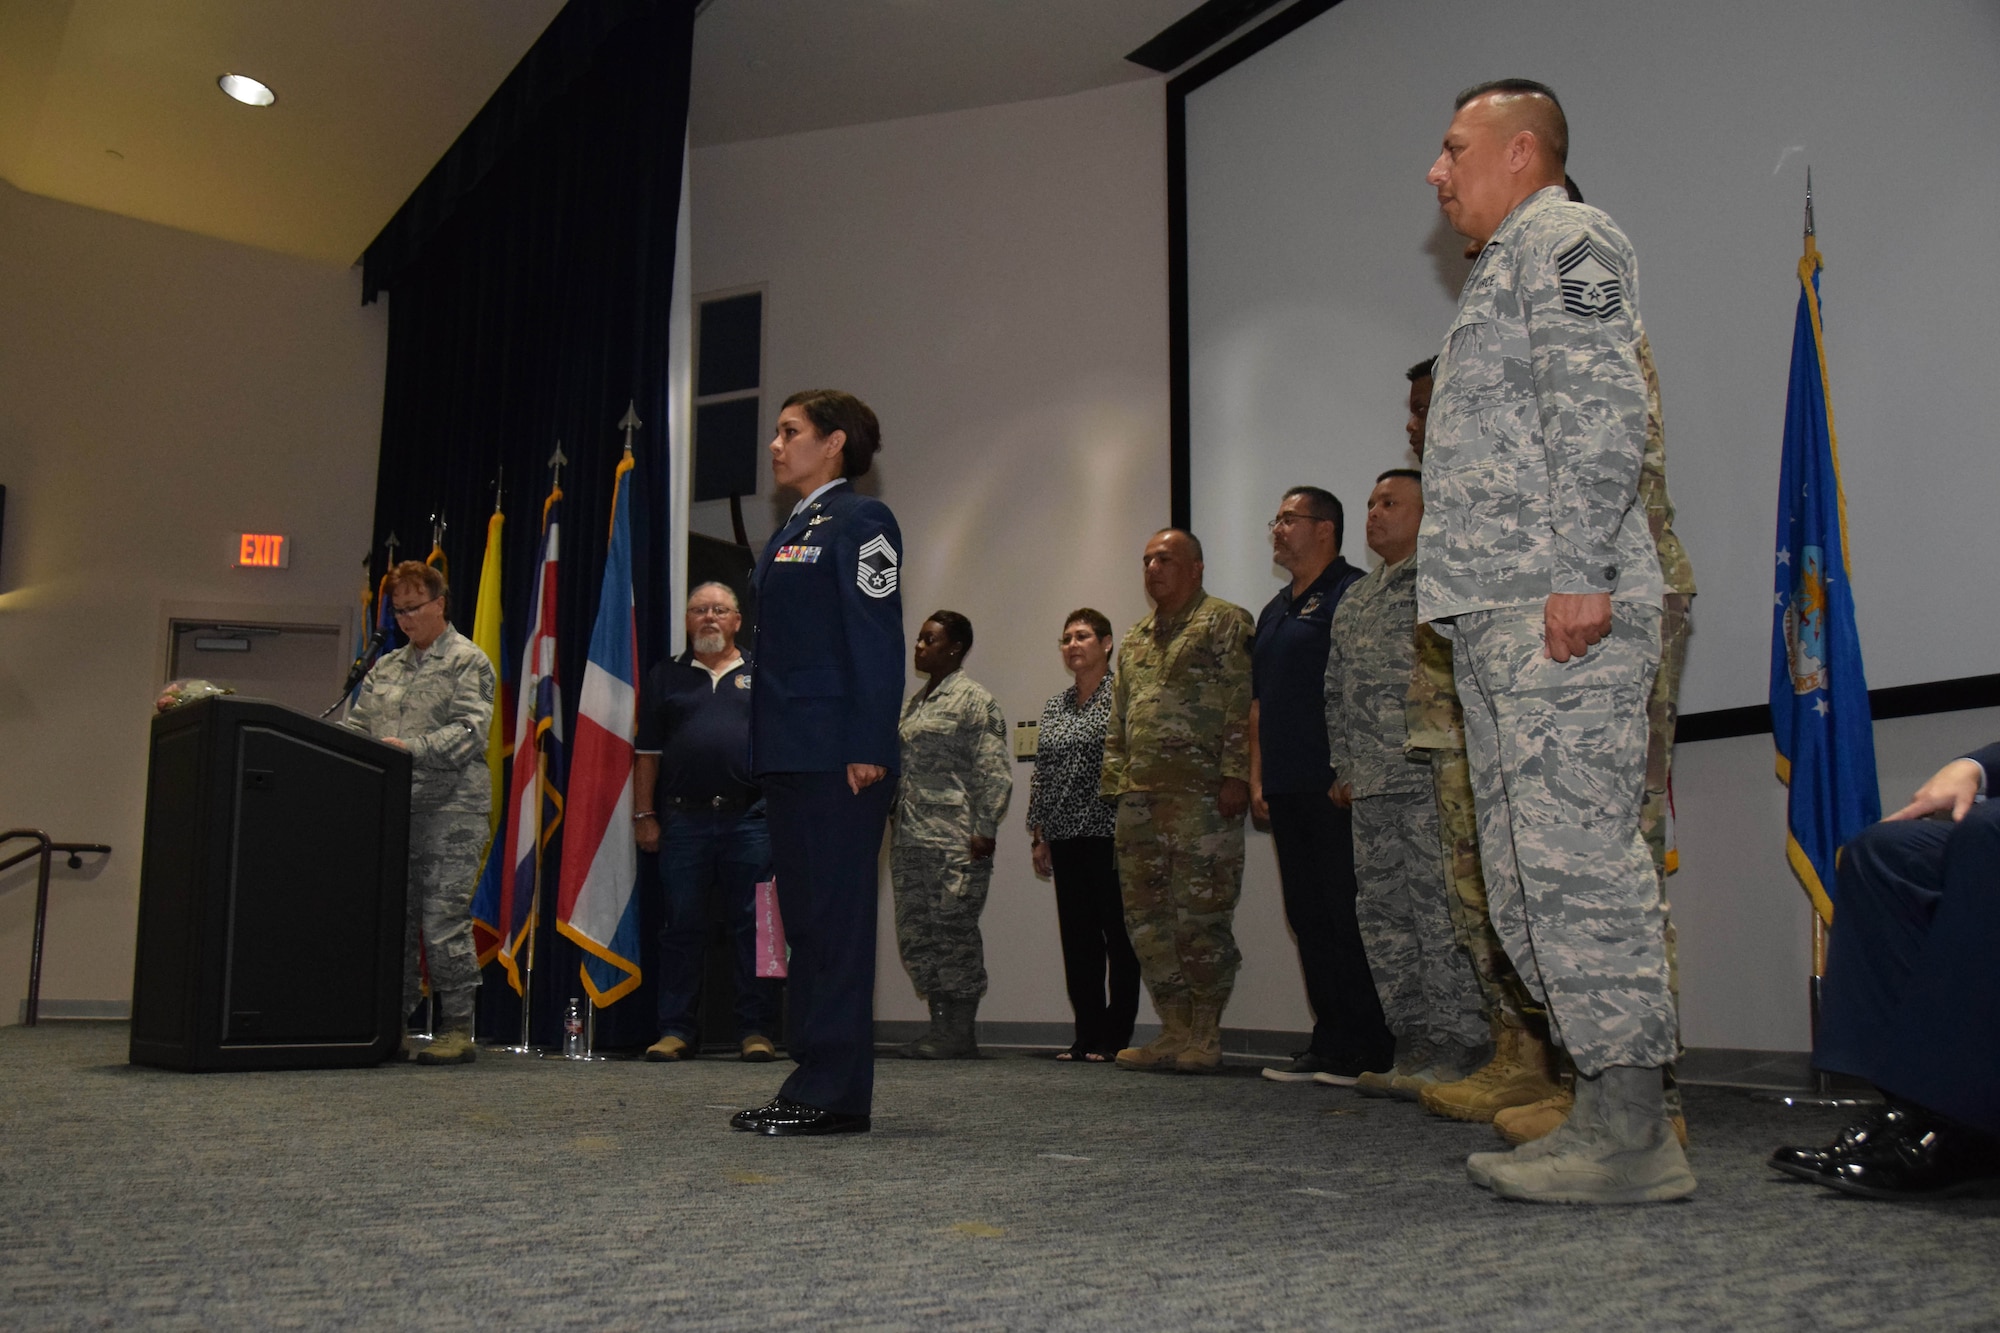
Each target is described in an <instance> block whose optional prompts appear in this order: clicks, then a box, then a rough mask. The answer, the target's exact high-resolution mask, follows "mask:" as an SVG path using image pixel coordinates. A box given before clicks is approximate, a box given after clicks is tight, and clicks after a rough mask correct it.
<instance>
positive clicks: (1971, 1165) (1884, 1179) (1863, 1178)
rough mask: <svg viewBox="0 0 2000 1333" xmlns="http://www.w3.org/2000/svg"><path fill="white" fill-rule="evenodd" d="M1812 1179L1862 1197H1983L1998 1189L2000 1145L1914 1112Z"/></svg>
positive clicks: (1944, 1121)
mask: <svg viewBox="0 0 2000 1333" xmlns="http://www.w3.org/2000/svg"><path fill="white" fill-rule="evenodd" d="M1816 1179H1817V1180H1818V1182H1819V1183H1820V1184H1822V1185H1827V1186H1831V1187H1832V1188H1834V1189H1837V1190H1839V1191H1841V1192H1842V1193H1844V1194H1858V1195H1860V1196H1861V1197H1862V1198H1864V1199H1948V1198H1951V1197H1953V1196H1954V1195H1959V1194H1975V1193H1984V1192H1986V1191H1987V1190H1989V1189H1995V1188H2000V1141H1996V1140H1995V1139H1993V1138H1992V1137H1991V1136H1990V1135H1987V1134H1982V1133H1980V1132H1979V1131H1977V1130H1973V1129H1967V1128H1966V1127H1965V1126H1963V1125H1958V1124H1954V1123H1952V1122H1950V1121H1946V1120H1943V1119H1940V1118H1938V1117H1936V1116H1931V1115H1928V1114H1925V1113H1923V1112H1916V1113H1913V1114H1910V1115H1907V1116H1905V1117H1904V1118H1903V1121H1902V1123H1901V1124H1900V1125H1899V1126H1898V1127H1897V1128H1896V1129H1894V1130H1892V1131H1890V1132H1888V1133H1885V1134H1882V1135H1880V1136H1878V1137H1876V1138H1875V1139H1874V1140H1873V1141H1872V1142H1870V1143H1869V1144H1868V1145H1867V1146H1866V1147H1864V1148H1861V1149H1859V1150H1857V1151H1855V1152H1853V1153H1851V1154H1849V1155H1848V1156H1847V1158H1846V1159H1845V1160H1843V1161H1840V1162H1836V1163H1835V1164H1834V1165H1833V1167H1832V1168H1831V1169H1830V1170H1829V1171H1827V1172H1826V1174H1825V1175H1822V1176H1819V1177H1816Z"/></svg>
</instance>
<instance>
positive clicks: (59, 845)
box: [0, 828, 111, 1027]
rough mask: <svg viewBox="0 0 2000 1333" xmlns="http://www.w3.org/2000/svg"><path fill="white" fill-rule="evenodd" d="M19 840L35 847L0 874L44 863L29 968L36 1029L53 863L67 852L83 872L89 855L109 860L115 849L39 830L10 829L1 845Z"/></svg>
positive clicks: (1, 866)
mask: <svg viewBox="0 0 2000 1333" xmlns="http://www.w3.org/2000/svg"><path fill="white" fill-rule="evenodd" d="M16 838H33V839H34V840H35V846H33V847H30V848H29V849H28V850H27V851H25V852H17V853H16V854H15V855H13V856H10V857H8V858H7V859H6V860H4V861H0V870H8V869H11V868H12V867H14V866H17V865H19V864H21V862H23V861H25V860H27V859H28V858H29V857H31V856H37V857H40V858H41V862H42V864H41V869H40V871H39V872H38V874H37V875H36V877H35V952H34V957H33V958H32V960H31V961H30V962H29V964H28V1014H27V1018H26V1019H25V1020H24V1024H23V1025H24V1026H26V1027H34V1026H35V1024H36V1023H37V1022H39V1021H40V1019H41V1014H42V934H43V932H44V931H45V930H46V929H47V927H48V924H49V862H50V860H51V859H52V858H53V857H54V856H55V854H56V853H57V852H67V853H68V854H69V868H70V869H71V870H81V869H83V854H84V853H85V852H102V853H103V854H104V855H106V856H109V855H110V854H111V848H110V846H109V845H108V844H106V843H101V842H51V841H49V835H48V834H47V833H44V832H43V831H42V830H41V829H38V828H16V829H8V830H7V831H6V832H5V833H0V845H4V844H6V843H10V842H13V841H14V840H15V839H16Z"/></svg>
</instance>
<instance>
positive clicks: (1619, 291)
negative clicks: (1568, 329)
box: [1556, 236, 1625, 319]
mask: <svg viewBox="0 0 2000 1333" xmlns="http://www.w3.org/2000/svg"><path fill="white" fill-rule="evenodd" d="M1556 271H1557V272H1558V273H1560V274H1561V275H1562V294H1563V309H1564V310H1567V311H1569V313H1570V314H1572V315H1577V316H1580V317H1581V318H1583V319H1612V318H1615V317H1616V316H1617V315H1618V314H1619V313H1620V312H1621V311H1623V310H1624V309H1625V281H1624V279H1623V278H1621V277H1619V276H1618V270H1617V269H1615V268H1613V267H1612V266H1611V265H1610V264H1609V263H1607V262H1605V258H1604V252H1603V251H1601V250H1599V249H1598V248H1597V242H1595V241H1593V240H1592V239H1591V238H1590V237H1588V236H1580V237H1578V238H1577V241H1576V244H1574V245H1572V246H1570V247H1569V249H1567V250H1565V251H1563V252H1562V253H1561V254H1559V255H1557V256H1556Z"/></svg>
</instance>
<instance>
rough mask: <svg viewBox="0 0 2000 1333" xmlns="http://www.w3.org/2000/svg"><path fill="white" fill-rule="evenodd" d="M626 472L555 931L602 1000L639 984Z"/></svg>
mask: <svg viewBox="0 0 2000 1333" xmlns="http://www.w3.org/2000/svg"><path fill="white" fill-rule="evenodd" d="M631 471H632V451H631V449H630V448H629V447H628V448H627V449H626V451H625V457H624V459H623V460H622V461H621V462H620V463H619V464H618V471H617V473H616V475H615V476H614V477H613V479H612V496H611V544H610V547H609V549H608V550H606V551H605V553H604V583H603V587H602V590H601V591H600V592H599V593H598V599H597V623H596V625H595V627H594V628H593V629H592V630H591V633H590V659H589V661H588V663H587V664H586V665H585V666H584V669H583V694H582V696H581V697H580V698H579V699H578V701H577V708H576V746H575V753H574V754H573V756H572V762H573V767H572V768H571V771H570V781H569V807H568V814H567V819H568V824H569V827H568V829H567V830H566V831H565V832H564V834H563V855H562V881H561V882H562V894H561V898H560V900H559V902H558V905H557V909H556V929H557V930H559V931H561V932H562V933H563V935H564V936H565V937H566V938H568V939H570V940H572V941H574V942H575V944H576V945H577V947H578V948H580V949H582V950H583V952H584V960H583V966H582V968H581V969H580V970H581V972H582V975H583V987H584V989H585V990H587V991H589V992H590V998H591V1000H592V1001H593V1002H594V1003H595V1004H597V1005H598V1006H599V1007H602V1006H604V1005H608V1004H610V1003H611V1002H612V1001H614V1000H616V999H618V998H619V997H621V996H623V995H625V994H627V993H628V992H630V991H632V990H633V989H634V988H636V987H637V986H638V984H639V970H640V969H639V901H638V895H637V894H635V893H634V892H633V889H634V886H635V885H636V884H637V883H638V879H639V851H638V847H637V845H636V844H635V843H634V842H633V840H632V751H633V738H634V736H635V734H636V731H637V727H638V720H639V709H638V690H637V683H638V657H639V629H638V621H637V618H636V616H635V613H634V611H633V602H632V500H631V492H630V490H629V488H627V486H626V485H625V480H626V476H627V474H628V473H630V472H631Z"/></svg>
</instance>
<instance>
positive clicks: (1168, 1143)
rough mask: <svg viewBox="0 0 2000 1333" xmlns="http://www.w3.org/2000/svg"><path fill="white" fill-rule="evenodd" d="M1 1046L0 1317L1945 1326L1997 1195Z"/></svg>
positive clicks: (1214, 1081)
mask: <svg viewBox="0 0 2000 1333" xmlns="http://www.w3.org/2000/svg"><path fill="white" fill-rule="evenodd" d="M126 1036H127V1034H126V1029H125V1028H124V1027H123V1026H119V1025H96V1024H60V1025H52V1026H45V1027H42V1028H38V1029H27V1028H19V1027H15V1028H7V1029H4V1030H0V1110H4V1122H0V1142H4V1153H3V1154H0V1200H4V1202H5V1205H6V1208H5V1220H4V1222H0V1324H4V1325H5V1326H7V1327H10V1328H47V1327H64V1328H95V1327H111V1326H139V1327H146V1328H164V1329H176V1328H251V1327H255V1328H274V1327H323V1326H332V1325H341V1326H361V1327H393V1326H418V1325H420V1326H423V1327H425V1328H428V1329H449V1328H462V1327H469V1326H472V1325H474V1324H489V1323H496V1322H504V1323H506V1324H510V1325H514V1326H518V1327H525V1328H544V1327H563V1326H578V1327H597V1328H605V1327H608V1328H649V1327H667V1326H671V1327H675V1328H691V1329H737V1328H780V1329H821V1328H842V1329H933V1328H950V1329H1037V1328H1144V1329H1149V1330H1166V1329H1181V1328H1201V1329H1207V1328H1274V1329H1294V1328H1362V1327H1366V1328H1371V1329H1401V1328H1458V1327H1463V1328H1492V1329H1506V1328H1519V1329H1536V1330H1544V1329H1554V1328H1590V1329H1597V1328H1638V1327H1646V1328H1881V1327H1894V1328H1924V1329H1934V1328H1973V1327H1985V1328H1991V1327H1994V1326H1995V1324H1996V1322H2000V1300H1996V1277H1995V1273H1996V1267H1995V1264H1996V1260H2000V1200H1992V1199H1979V1200H1966V1201H1960V1202H1956V1203H1949V1204H1940V1205H1932V1206H1903V1205H1885V1204H1871V1203H1865V1202H1861V1201H1858V1200H1851V1199H1846V1198H1843V1197H1840V1196H1838V1195H1835V1194H1832V1193H1830V1192H1828V1191H1825V1190H1821V1189H1818V1188H1816V1187H1814V1186H1810V1185H1803V1184H1797V1183H1794V1182H1790V1181H1787V1180H1785V1179H1783V1178H1782V1177H1778V1176H1775V1175H1774V1174H1773V1173H1771V1172H1770V1171H1768V1170H1767V1169H1766V1168H1765V1167H1764V1166H1763V1164H1762V1159H1763V1157H1764V1156H1765V1155H1766V1154H1767V1153H1768V1152H1769V1150H1770V1148H1771V1147H1772V1146H1773V1145H1774V1144H1776V1143H1778V1142H1780V1141H1786V1140H1789V1141H1807V1142H1819V1141H1822V1140H1824V1139H1825V1138H1826V1137H1828V1136H1829V1135H1830V1133H1831V1132H1832V1130H1833V1129H1834V1128H1836V1126H1837V1122H1838V1117H1837V1116H1836V1115H1834V1114H1831V1113H1820V1112H1811V1113H1806V1112H1795V1111H1788V1110H1785V1109H1783V1108H1779V1107H1775V1106H1770V1105H1765V1104H1760V1103H1754V1102H1752V1101H1750V1100H1749V1099H1748V1098H1746V1097H1743V1096H1741V1095H1739V1094H1734V1093H1729V1092H1723V1091H1717V1090H1710V1089H1693V1090H1691V1092H1690V1094H1689V1100H1688V1106H1689V1120H1690V1124H1691V1129H1692V1132H1693V1135H1694V1148H1693V1150H1692V1154H1691V1155H1692V1157H1693V1160H1694V1165H1695V1169H1696V1172H1697V1173H1698V1174H1699V1176H1700V1177H1701V1190H1700V1193H1699V1194H1698V1195H1697V1196H1696V1197H1695V1198H1694V1199H1693V1200H1691V1201H1689V1202H1686V1203H1683V1204H1676V1205H1668V1206H1661V1207H1654V1208H1646V1209H1605V1210H1581V1209H1563V1208H1543V1207H1532V1206H1527V1205H1518V1204H1507V1203H1503V1202H1500V1201H1497V1200H1495V1199H1493V1198H1492V1197H1491V1196H1489V1195H1487V1194H1485V1193H1484V1192H1482V1191H1480V1190H1476V1189H1474V1188H1472V1187H1471V1186H1469V1185H1467V1184H1466V1183H1465V1181H1464V1177H1463V1172H1462V1169H1461V1165H1460V1163H1461V1160H1462V1159H1463V1157H1464V1156H1465V1154H1466V1153H1468V1152H1470V1151H1474V1150H1477V1149H1480V1148H1484V1147H1487V1146H1489V1145H1490V1144H1492V1143H1493V1142H1494V1140H1493V1139H1492V1137H1491V1131H1490V1130H1489V1129H1488V1128H1486V1127H1485V1126H1474V1125H1460V1124H1454V1123H1450V1122H1446V1121H1441V1120H1436V1119H1433V1118H1431V1117H1429V1116H1426V1115H1425V1114H1424V1113H1423V1112H1422V1111H1421V1110H1419V1109H1418V1108H1416V1107H1412V1106H1408V1105H1403V1104H1399V1103H1385V1102H1375V1101H1369V1100H1365V1099H1362V1098H1359V1097H1356V1096H1354V1095H1353V1094H1352V1093H1348V1092H1344V1091H1337V1090H1334V1089H1330V1088H1323V1087H1317V1086H1313V1085H1310V1084H1306V1085H1280V1084H1276V1083H1271V1082H1268V1081H1265V1080H1263V1079H1259V1078H1257V1077H1255V1076H1254V1066H1250V1065H1244V1066H1240V1067H1238V1068H1237V1069H1235V1070H1233V1071H1232V1074H1233V1076H1230V1077H1214V1078H1206V1079H1187V1078H1176V1077H1172V1076H1157V1075H1142V1074H1131V1073H1125V1072H1122V1071H1118V1070H1115V1069H1110V1068H1097V1067H1084V1066H1075V1067H1072V1066H1066V1065H1058V1064H1056V1063H1055V1062H1054V1061H1052V1060H1049V1059H1047V1058H1045V1057H1042V1056H1032V1055H1027V1054H1010V1055H1005V1056H1001V1057H999V1058H993V1059H988V1060H984V1061H981V1062H979V1063H976V1064H970V1063H955V1064H945V1065H924V1064H914V1063H908V1062H902V1061H896V1060H884V1061H883V1062H882V1064H881V1066H880V1073H879V1084H878V1089H877V1103H876V1105H877V1111H878V1118H877V1120H876V1131H875V1133H873V1134H872V1135H867V1136H857V1137H846V1138H834V1139H820V1140H775V1139H765V1138H761V1137H756V1136H752V1135H748V1134H739V1133H733V1132H731V1131H730V1130H729V1128H728V1126H727V1123H726V1122H727V1118H728V1115H729V1112H730V1111H731V1110H732V1109H734V1108H736V1107H739V1106H745V1105H752V1104H755V1103H758V1102H761V1101H763V1100H764V1099H765V1097H766V1096H767V1095H768V1094H769V1093H770V1092H771V1091H773V1090H774V1089H775V1087H776V1085H777V1083H778V1081H779V1079H780V1078H781V1077H782V1070H783V1069H784V1068H785V1066H782V1065H779V1066H769V1065H767V1066H754V1065H743V1064H739V1063H736V1062H734V1061H729V1060H704V1061H701V1062H698V1063H694V1064H688V1065H679V1066H673V1065H665V1066H663V1065H646V1064H638V1063H629V1062H627V1063H619V1062H607V1063H600V1064H590V1065H578V1064H564V1063H562V1062H559V1061H546V1060H544V1061H537V1060H522V1059H517V1058H510V1057H506V1056H500V1055H493V1054H487V1055H484V1056H483V1057H482V1058H481V1060H480V1062H479V1063H478V1064H476V1065H473V1066H471V1067H465V1068H449V1069H420V1068H416V1067H412V1066H397V1067H390V1068H383V1069H377V1070H363V1071H353V1072H332V1071H328V1072H299V1073H273V1074H209V1075H184V1074H170V1073H164V1072H159V1071H153V1070H146V1069H137V1068H133V1067H130V1066H128V1065H126V1064H125V1042H126Z"/></svg>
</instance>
